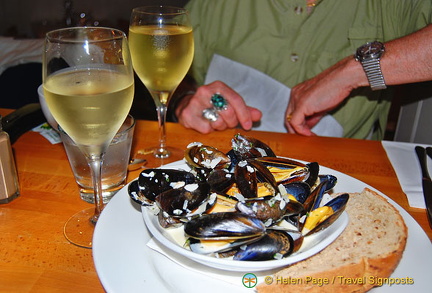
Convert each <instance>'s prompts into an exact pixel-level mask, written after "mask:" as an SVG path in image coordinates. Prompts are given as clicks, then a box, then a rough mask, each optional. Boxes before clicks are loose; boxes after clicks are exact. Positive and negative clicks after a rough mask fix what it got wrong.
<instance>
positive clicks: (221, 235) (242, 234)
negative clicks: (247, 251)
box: [184, 212, 266, 240]
mask: <svg viewBox="0 0 432 293" xmlns="http://www.w3.org/2000/svg"><path fill="white" fill-rule="evenodd" d="M184 231H185V233H186V234H187V235H189V236H190V237H193V238H198V239H207V240H224V239H241V238H251V237H255V236H260V235H264V233H265V231H266V227H265V226H264V224H263V222H261V221H260V220H258V219H257V218H255V217H251V216H247V215H243V214H240V213H234V212H221V213H213V214H205V215H202V216H201V217H197V218H194V219H191V220H190V221H188V222H187V223H185V225H184Z"/></svg>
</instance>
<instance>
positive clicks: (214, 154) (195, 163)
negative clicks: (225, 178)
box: [184, 142, 231, 170]
mask: <svg viewBox="0 0 432 293" xmlns="http://www.w3.org/2000/svg"><path fill="white" fill-rule="evenodd" d="M184 157H185V160H186V162H187V164H188V165H189V166H190V167H191V168H192V169H196V168H206V169H209V170H214V169H225V168H228V167H229V165H230V164H231V159H230V157H229V156H228V155H226V154H225V153H223V152H221V151H219V150H218V149H216V148H214V147H212V146H207V145H203V144H202V143H200V142H195V143H192V144H189V146H188V147H187V149H186V151H185V156H184Z"/></svg>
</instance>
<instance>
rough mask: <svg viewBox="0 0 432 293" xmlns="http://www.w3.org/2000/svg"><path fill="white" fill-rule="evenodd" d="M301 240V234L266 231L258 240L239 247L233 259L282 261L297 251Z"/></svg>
mask: <svg viewBox="0 0 432 293" xmlns="http://www.w3.org/2000/svg"><path fill="white" fill-rule="evenodd" d="M303 239H304V238H303V235H301V233H296V232H286V231H280V230H268V231H267V233H266V235H265V236H264V237H262V238H261V239H260V240H258V241H255V242H252V243H249V244H246V245H243V246H240V249H239V250H238V251H237V253H236V254H235V255H234V257H233V259H234V260H243V261H261V260H272V259H282V258H283V257H286V256H288V255H290V254H292V253H293V252H295V251H297V250H298V249H299V248H300V247H301V244H302V243H303Z"/></svg>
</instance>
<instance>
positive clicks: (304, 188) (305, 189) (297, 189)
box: [282, 182, 311, 203]
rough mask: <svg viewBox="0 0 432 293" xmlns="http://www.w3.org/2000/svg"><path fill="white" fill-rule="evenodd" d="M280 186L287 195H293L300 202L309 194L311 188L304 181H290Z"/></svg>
mask: <svg viewBox="0 0 432 293" xmlns="http://www.w3.org/2000/svg"><path fill="white" fill-rule="evenodd" d="M282 186H283V187H284V189H285V192H286V194H287V195H288V196H292V197H294V198H295V199H296V200H297V201H298V202H300V203H304V202H305V201H306V199H307V198H308V197H309V195H310V194H311V188H310V186H309V184H307V183H306V182H291V183H287V184H283V185H282Z"/></svg>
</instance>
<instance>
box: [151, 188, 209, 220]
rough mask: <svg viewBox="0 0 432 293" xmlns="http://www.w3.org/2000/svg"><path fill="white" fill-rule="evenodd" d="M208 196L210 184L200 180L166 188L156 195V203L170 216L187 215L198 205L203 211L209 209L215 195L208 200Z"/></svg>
mask: <svg viewBox="0 0 432 293" xmlns="http://www.w3.org/2000/svg"><path fill="white" fill-rule="evenodd" d="M209 197H210V185H209V184H207V183H205V182H200V183H192V184H187V185H185V186H184V187H181V188H172V189H169V190H166V191H164V192H162V193H160V194H159V195H157V196H156V203H157V205H158V207H159V208H160V209H161V210H162V211H163V212H165V213H167V214H168V215H170V216H173V217H187V216H189V215H190V214H192V213H193V212H194V211H195V210H197V209H198V208H200V207H201V208H203V209H204V210H203V212H204V211H206V210H207V209H210V208H211V207H212V206H213V205H214V204H215V202H216V195H214V200H212V201H209V199H210V198H209ZM202 205H205V207H202Z"/></svg>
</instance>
